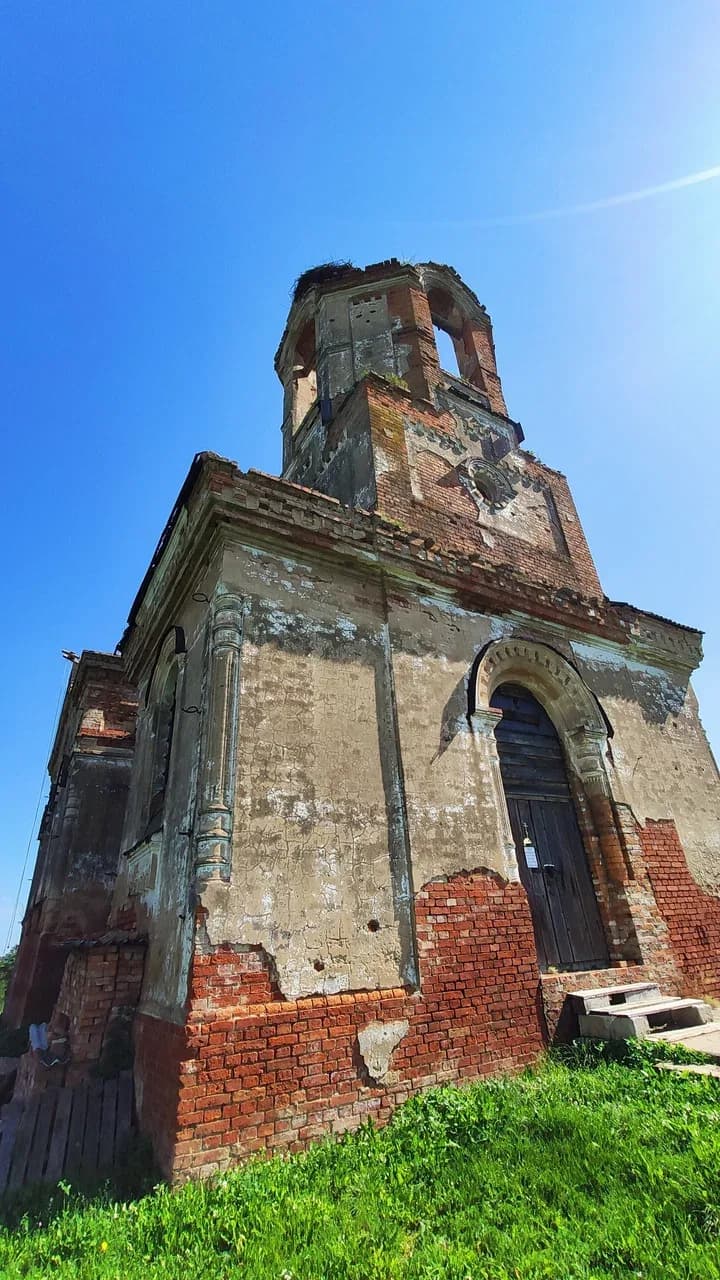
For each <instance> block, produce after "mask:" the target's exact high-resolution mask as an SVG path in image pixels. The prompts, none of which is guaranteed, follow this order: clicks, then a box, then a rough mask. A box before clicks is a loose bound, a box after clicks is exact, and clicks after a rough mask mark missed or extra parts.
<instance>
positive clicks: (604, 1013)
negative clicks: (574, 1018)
mask: <svg viewBox="0 0 720 1280" xmlns="http://www.w3.org/2000/svg"><path fill="white" fill-rule="evenodd" d="M712 1020H713V1011H712V1009H711V1008H710V1006H709V1005H707V1004H705V1003H704V1001H702V1000H681V999H678V998H677V997H675V996H668V997H666V998H665V999H663V998H662V997H661V998H660V999H659V1000H656V999H653V1000H646V1001H636V1002H634V1003H628V1004H625V1005H615V1006H610V1007H608V1008H605V1009H602V1010H601V1009H596V1010H593V1011H592V1012H590V1013H581V1014H580V1016H579V1019H578V1022H579V1025H580V1035H581V1036H592V1037H593V1038H594V1039H596V1040H629V1039H632V1038H634V1037H637V1038H638V1039H640V1040H644V1039H647V1037H648V1036H651V1035H654V1034H657V1033H659V1032H667V1031H685V1030H687V1029H688V1028H691V1027H700V1026H702V1025H703V1024H707V1023H709V1022H712Z"/></svg>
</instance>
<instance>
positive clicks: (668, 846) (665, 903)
mask: <svg viewBox="0 0 720 1280" xmlns="http://www.w3.org/2000/svg"><path fill="white" fill-rule="evenodd" d="M640 840H641V843H642V848H643V854H644V857H645V863H646V865H647V869H648V874H649V876H650V882H651V884H652V888H653V892H654V894H655V899H656V902H657V905H658V909H659V910H660V913H661V915H662V916H663V918H664V920H665V922H666V924H667V927H668V931H669V934H670V941H671V945H672V949H673V952H674V954H675V959H676V961H677V963H678V965H679V966H680V968H681V970H682V973H683V975H684V978H685V981H686V983H687V991H688V993H689V994H691V995H695V996H702V995H708V996H714V997H716V998H717V999H720V898H716V897H714V896H713V895H712V894H709V893H705V892H704V890H703V889H701V888H700V886H699V885H698V884H697V883H696V881H695V880H694V879H693V877H692V876H691V874H690V872H689V870H688V865H687V862H686V860H685V853H684V851H683V847H682V845H681V843H680V838H679V836H678V833H677V830H676V827H675V823H674V822H670V821H663V822H660V821H658V822H653V821H648V822H646V824H645V826H644V827H642V828H641V829H640Z"/></svg>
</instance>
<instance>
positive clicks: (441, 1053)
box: [136, 872, 544, 1177]
mask: <svg viewBox="0 0 720 1280" xmlns="http://www.w3.org/2000/svg"><path fill="white" fill-rule="evenodd" d="M416 913H417V937H418V945H419V958H420V970H421V977H422V985H421V990H420V991H419V992H416V993H412V992H409V991H407V990H405V989H404V988H402V987H400V988H395V989H392V990H382V991H357V992H347V993H343V994H339V995H330V996H312V997H307V998H304V999H299V1000H282V999H280V998H278V992H277V988H276V986H275V984H274V979H273V975H272V973H271V972H270V970H269V967H268V965H267V963H266V959H265V956H264V954H263V952H262V951H232V950H231V949H229V948H222V949H219V950H216V951H209V952H205V953H203V952H202V950H199V951H198V952H197V953H196V956H195V960H194V964H193V973H192V978H191V987H190V1002H189V1012H188V1027H187V1039H186V1043H185V1049H184V1053H183V1052H182V1048H181V1046H180V1042H179V1040H178V1032H176V1031H172V1030H171V1029H170V1027H169V1024H167V1023H155V1025H154V1026H153V1027H151V1026H150V1024H151V1023H152V1022H153V1020H152V1019H149V1018H144V1017H142V1018H139V1019H138V1021H137V1023H136V1045H137V1059H136V1074H137V1075H138V1076H139V1077H140V1084H139V1090H138V1092H139V1094H140V1095H141V1096H142V1104H141V1124H142V1126H143V1127H144V1128H145V1129H146V1130H147V1131H148V1132H150V1133H151V1136H152V1137H153V1139H154V1142H155V1149H156V1155H157V1157H158V1159H159V1160H160V1161H161V1163H162V1166H163V1168H164V1169H165V1170H166V1172H168V1173H169V1174H172V1175H173V1176H176V1177H178V1176H185V1175H187V1174H188V1173H189V1172H191V1171H193V1170H203V1171H205V1172H208V1171H211V1170H213V1169H215V1168H220V1167H223V1166H225V1165H227V1164H228V1163H230V1162H231V1161H232V1160H234V1159H237V1158H238V1157H240V1156H243V1155H246V1154H248V1153H250V1152H252V1151H257V1150H261V1149H262V1150H265V1149H267V1150H274V1149H278V1148H284V1147H292V1148H298V1147H301V1146H302V1145H304V1144H305V1143H307V1142H308V1141H310V1140H311V1139H313V1138H315V1137H318V1136H320V1135H321V1134H323V1133H326V1132H328V1131H331V1130H332V1131H335V1132H339V1131H342V1130H344V1129H348V1128H353V1127H355V1126H356V1125H358V1124H359V1123H361V1121H362V1120H363V1119H365V1118H367V1116H368V1115H372V1116H373V1117H375V1118H376V1119H377V1120H385V1119H386V1118H387V1117H388V1116H389V1115H390V1113H391V1111H392V1110H393V1109H394V1107H395V1106H397V1105H398V1103H399V1102H401V1101H403V1100H404V1099H405V1098H407V1097H408V1096H409V1095H410V1094H411V1093H413V1092H416V1091H418V1090H420V1089H424V1088H427V1087H428V1086H430V1085H433V1084H436V1083H438V1082H439V1081H443V1080H460V1079H463V1078H466V1077H472V1076H476V1075H479V1074H482V1073H483V1072H490V1071H497V1070H503V1069H511V1068H516V1067H518V1066H521V1065H523V1064H525V1063H528V1062H531V1061H532V1060H533V1059H534V1058H535V1057H536V1056H537V1054H538V1052H539V1051H540V1050H541V1048H542V1045H543V1034H544V1023H543V1017H542V1012H541V1004H540V997H539V991H538V979H537V959H536V952H535V941H534V935H533V928H532V921H531V917H530V911H529V908H528V903H527V898H526V895H525V892H524V890H523V889H522V887H521V886H520V885H518V884H507V883H505V882H504V881H502V880H501V879H500V878H499V877H497V876H495V875H492V874H490V873H486V872H474V873H468V874H463V875H459V876H456V877H453V878H452V879H450V880H448V881H441V882H437V883H431V884H429V885H427V886H426V887H425V888H424V889H422V890H421V891H420V892H419V893H418V895H417V898H416ZM398 1019H407V1021H408V1023H409V1030H408V1033H407V1035H406V1036H405V1037H404V1039H403V1040H402V1041H401V1042H400V1044H399V1045H398V1047H397V1049H396V1050H395V1053H394V1054H393V1058H392V1062H391V1074H390V1075H389V1076H387V1077H386V1078H385V1080H384V1082H383V1083H377V1082H375V1081H374V1080H372V1079H371V1078H370V1077H369V1075H368V1072H367V1069H366V1067H365V1065H364V1063H363V1061H362V1059H361V1057H360V1054H359V1049H358V1040H357V1035H358V1031H360V1030H362V1028H363V1027H365V1026H366V1025H367V1024H368V1023H370V1022H375V1021H379V1022H387V1021H394V1020H398ZM179 1048H180V1052H181V1056H182V1061H181V1062H180V1065H179V1069H178V1049H179ZM176 1082H177V1085H178V1086H179V1092H178V1094H177V1108H176V1111H175V1112H173V1110H172V1107H171V1106H170V1104H169V1102H168V1098H169V1097H173V1096H174V1095H175V1089H176ZM175 1128H176V1129H177V1132H176V1142H175V1143H174V1144H173V1140H172V1134H173V1133H174V1132H175Z"/></svg>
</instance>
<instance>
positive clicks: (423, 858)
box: [390, 593, 517, 889]
mask: <svg viewBox="0 0 720 1280" xmlns="http://www.w3.org/2000/svg"><path fill="white" fill-rule="evenodd" d="M506 629H507V624H503V623H502V622H501V621H499V620H498V619H492V618H489V617H483V616H482V615H478V614H474V613H469V612H467V611H465V610H463V609H461V608H459V607H458V606H456V605H453V604H451V603H450V602H448V601H442V600H440V599H432V598H430V597H419V596H417V595H415V594H410V593H408V594H407V595H406V596H404V597H401V596H399V595H396V596H394V597H393V598H392V601H391V609H390V634H391V639H392V652H393V670H394V678H395V691H396V698H397V709H398V724H399V732H400V743H401V748H402V763H403V774H404V780H405V795H406V806H407V815H408V826H409V833H410V847H411V851H412V870H413V881H414V884H415V887H416V889H417V888H420V887H421V886H422V885H423V884H425V883H426V882H427V881H429V880H432V879H436V878H438V877H440V876H447V875H453V874H455V873H456V872H458V871H464V870H465V871H467V870H474V869H475V868H478V867H485V868H488V869H490V870H492V871H496V872H498V873H499V874H500V875H502V876H505V877H510V878H513V879H515V878H516V877H517V868H516V866H515V863H514V858H513V857H512V855H511V854H510V857H508V854H509V852H510V851H509V850H508V848H507V845H506V833H505V830H504V826H503V822H502V811H501V808H500V805H501V802H502V798H501V796H500V795H499V794H498V791H497V782H496V779H495V777H494V775H493V769H492V756H491V753H490V751H489V749H488V748H489V744H488V741H487V738H486V737H484V736H482V735H480V734H478V733H477V732H475V731H474V730H473V729H472V728H471V725H470V723H469V720H468V680H469V677H470V671H471V667H472V663H473V659H474V657H475V655H476V654H477V653H478V652H479V650H480V649H482V648H483V647H484V646H485V645H486V644H487V643H488V642H489V641H490V640H493V639H496V638H497V637H498V636H499V635H502V634H504V633H505V631H506Z"/></svg>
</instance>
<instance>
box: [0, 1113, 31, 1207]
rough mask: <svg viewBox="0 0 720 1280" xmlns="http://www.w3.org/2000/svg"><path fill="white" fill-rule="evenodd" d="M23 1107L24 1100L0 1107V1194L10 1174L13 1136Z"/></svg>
mask: <svg viewBox="0 0 720 1280" xmlns="http://www.w3.org/2000/svg"><path fill="white" fill-rule="evenodd" d="M24 1109H25V1103H24V1102H8V1104H7V1106H5V1107H3V1109H2V1120H0V1195H2V1193H3V1191H4V1190H5V1187H6V1186H7V1180H8V1177H9V1176H10V1165H11V1164H12V1157H13V1151H14V1150H15V1138H16V1137H17V1131H18V1127H19V1125H20V1119H21V1116H22V1113H23V1111H24Z"/></svg>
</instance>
